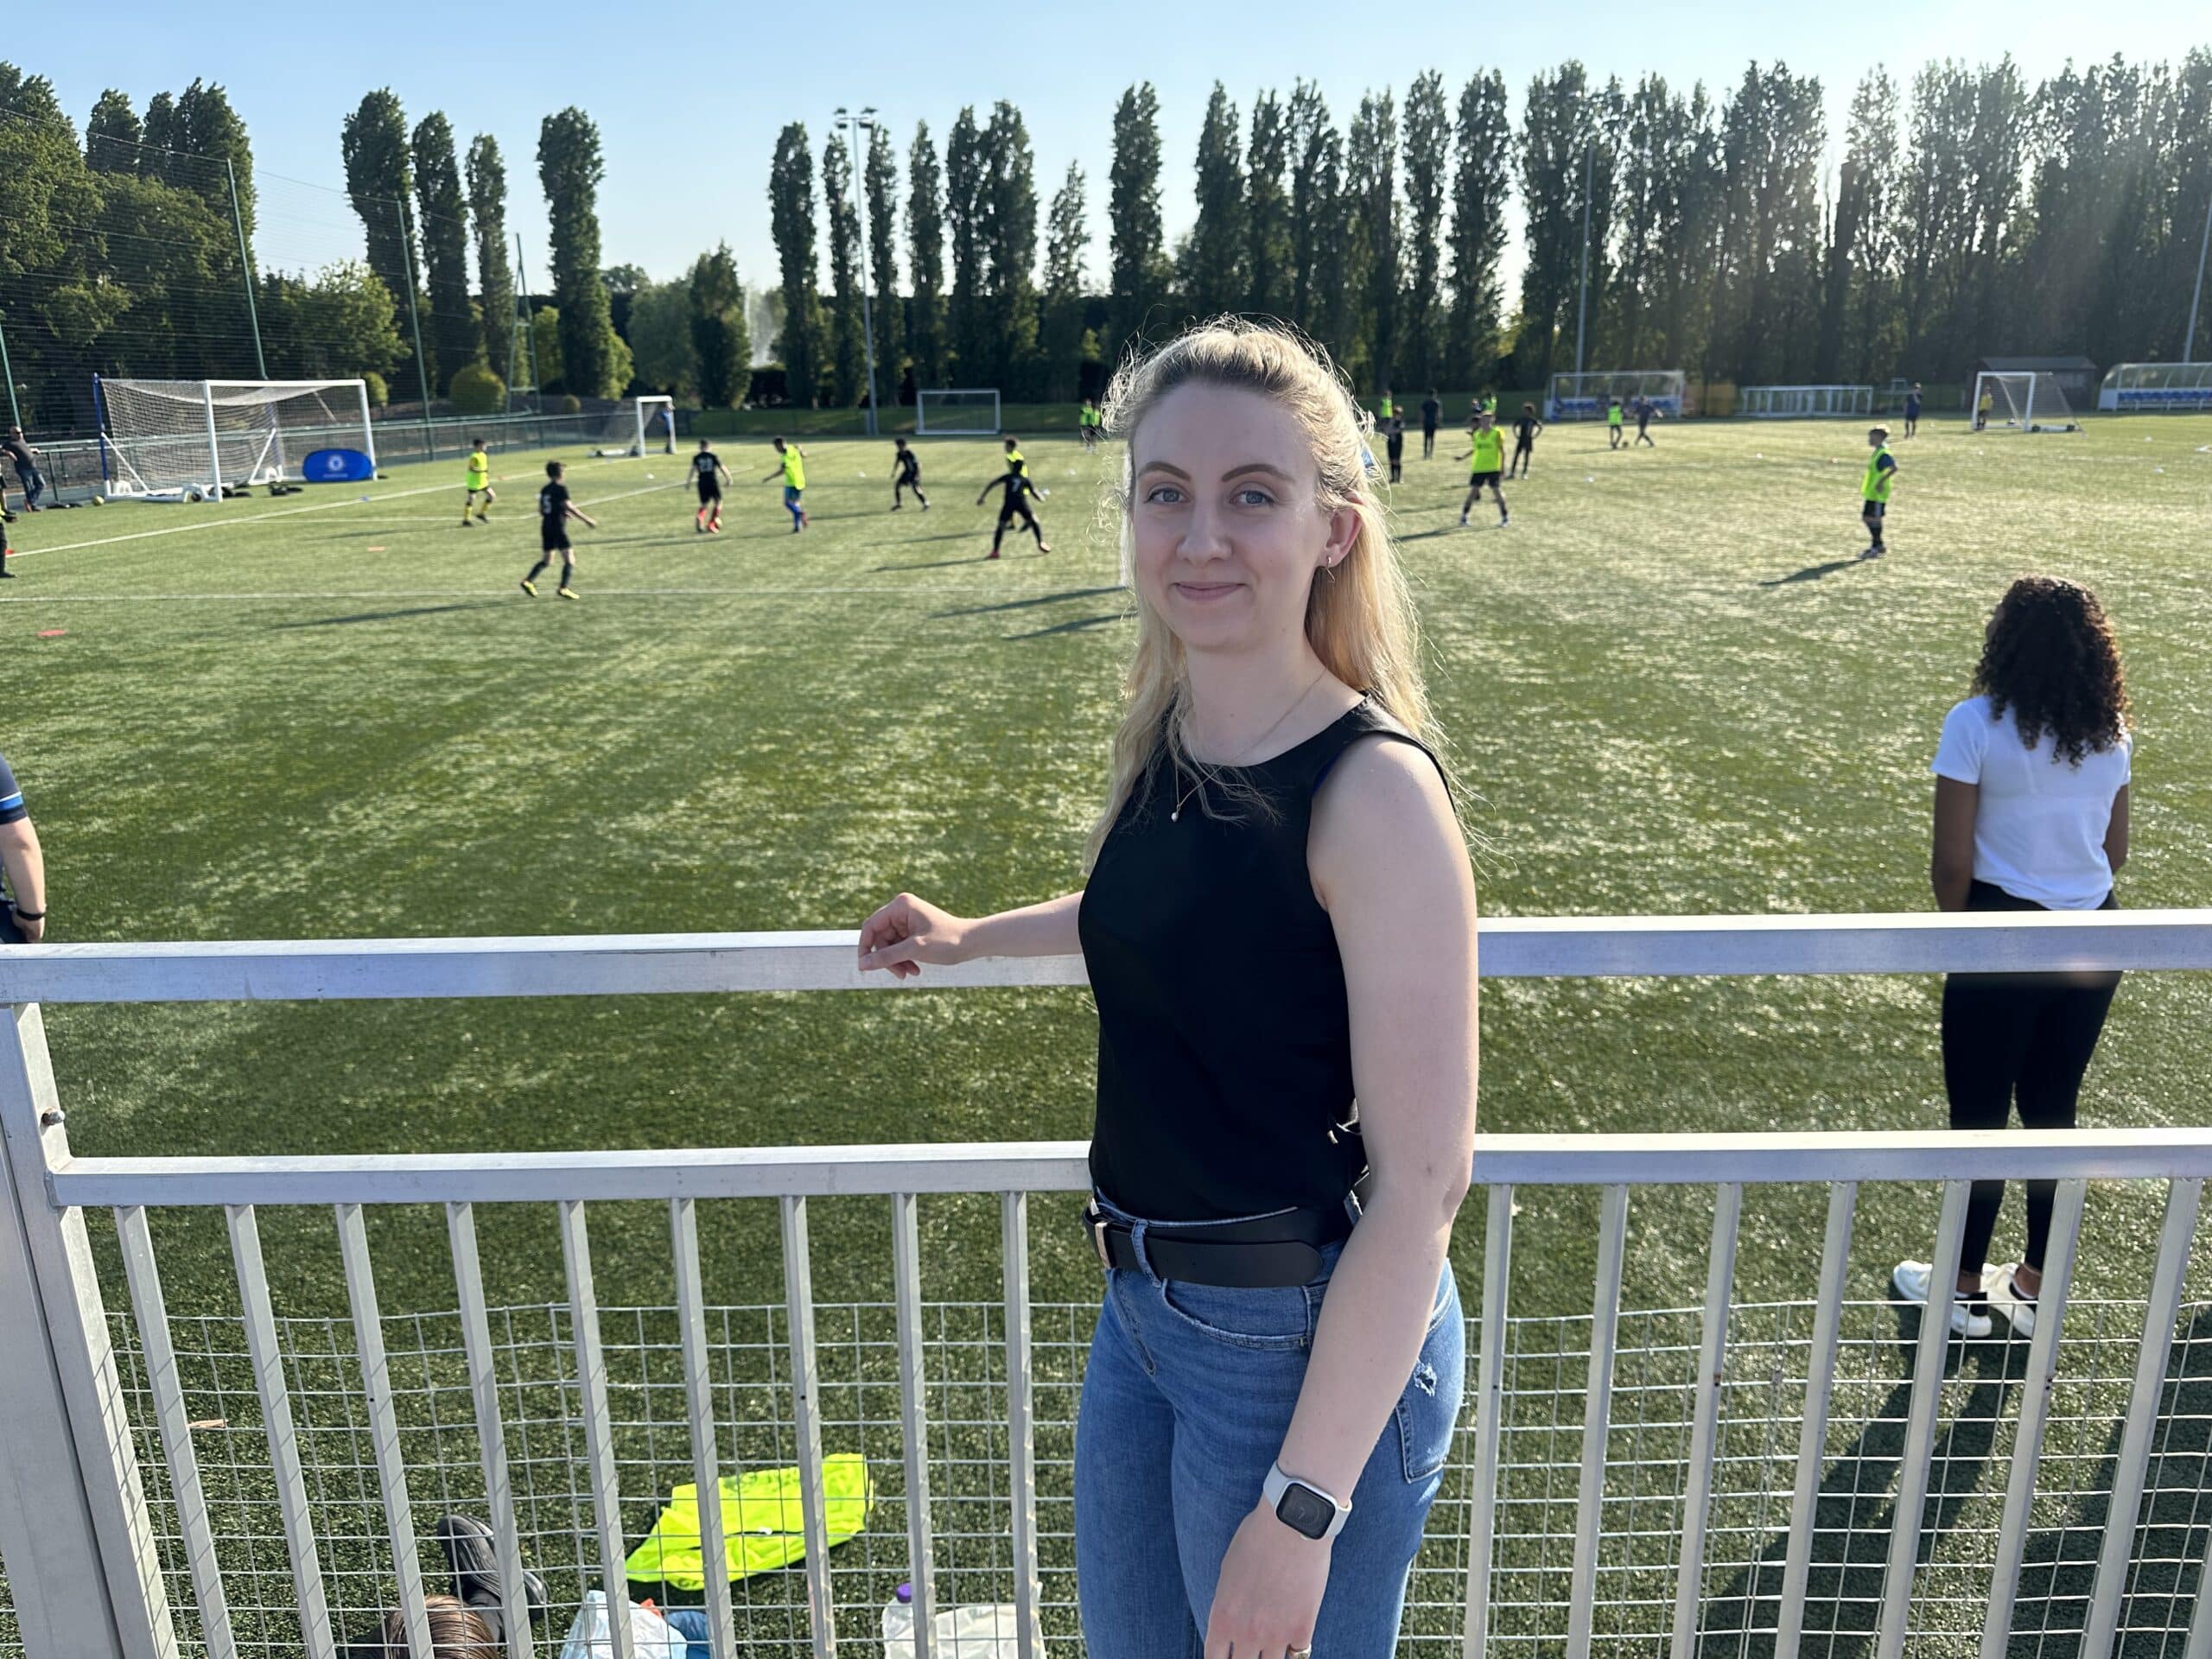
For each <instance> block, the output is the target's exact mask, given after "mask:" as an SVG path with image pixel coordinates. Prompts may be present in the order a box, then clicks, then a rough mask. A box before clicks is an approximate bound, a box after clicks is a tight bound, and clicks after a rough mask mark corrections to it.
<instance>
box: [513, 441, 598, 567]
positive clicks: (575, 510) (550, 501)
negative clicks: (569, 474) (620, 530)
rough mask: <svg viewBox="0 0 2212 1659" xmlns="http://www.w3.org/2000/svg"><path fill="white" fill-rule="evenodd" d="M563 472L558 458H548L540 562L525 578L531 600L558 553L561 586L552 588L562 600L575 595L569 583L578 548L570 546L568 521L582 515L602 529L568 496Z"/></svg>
mask: <svg viewBox="0 0 2212 1659" xmlns="http://www.w3.org/2000/svg"><path fill="white" fill-rule="evenodd" d="M561 473H562V467H561V463H560V462H559V461H547V462H546V463H545V487H544V488H543V489H542V490H540V491H538V493H537V563H536V564H533V565H531V567H530V574H529V575H526V576H524V578H523V579H522V590H523V592H524V593H525V594H529V595H530V596H531V598H532V599H536V598H537V578H538V575H539V573H540V572H542V571H543V570H544V569H545V568H546V567H547V566H548V565H550V564H551V563H553V556H554V555H555V554H556V553H558V554H559V555H560V556H561V585H560V586H559V587H558V588H555V589H554V590H553V591H554V592H555V593H556V594H559V595H560V596H561V597H562V598H563V599H574V598H575V596H576V590H575V588H574V587H572V586H571V585H570V584H571V582H573V581H574V580H575V574H576V550H575V549H574V548H572V547H570V546H569V519H571V518H581V519H582V520H583V522H584V523H585V524H590V525H591V527H592V528H593V529H594V530H597V529H598V528H599V525H598V524H595V523H594V521H593V520H592V519H591V518H590V517H589V516H588V514H586V513H585V512H584V510H583V509H582V507H579V506H578V505H576V504H575V502H573V501H571V500H569V486H567V485H566V484H563V482H562V481H561Z"/></svg>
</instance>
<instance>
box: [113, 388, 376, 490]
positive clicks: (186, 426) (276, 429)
mask: <svg viewBox="0 0 2212 1659" xmlns="http://www.w3.org/2000/svg"><path fill="white" fill-rule="evenodd" d="M331 392H335V393H339V394H341V399H342V401H344V402H346V403H348V404H351V405H353V407H358V408H359V410H360V411H361V420H360V425H359V428H358V429H357V428H356V427H355V426H354V425H353V423H352V422H351V421H350V420H348V421H346V423H343V424H334V423H330V422H327V421H325V422H321V423H308V424H301V423H293V424H292V425H290V426H287V425H286V424H285V423H284V422H283V419H282V418H281V416H278V415H277V413H276V412H275V411H276V410H277V406H278V405H279V404H283V402H284V401H285V400H287V399H288V398H291V397H302V396H311V395H315V394H322V393H331ZM118 393H120V394H123V395H124V396H132V395H137V396H140V397H153V398H156V399H159V400H161V401H162V403H163V404H167V405H168V406H169V407H170V408H171V409H173V410H175V416H174V421H173V423H172V425H171V429H168V430H166V431H158V430H157V431H143V432H142V431H135V430H126V431H124V432H120V433H118V431H117V430H116V429H115V428H116V426H117V424H118V421H117V419H116V415H115V411H114V408H113V405H114V404H115V402H116V398H117V396H118ZM345 394H350V396H345ZM92 407H93V409H94V410H95V411H96V412H97V414H98V416H99V435H100V476H101V491H102V493H104V494H106V495H111V496H122V497H126V498H132V499H139V500H146V501H181V500H189V499H206V500H216V501H219V500H220V499H222V497H223V493H224V491H225V490H226V489H229V490H238V489H245V488H248V487H251V486H253V485H256V484H275V483H277V482H280V481H285V480H298V479H299V477H300V469H299V464H300V461H301V460H302V458H303V457H304V456H306V455H307V454H309V453H310V452H312V451H313V450H315V449H319V448H328V447H330V446H331V444H332V443H333V442H344V443H345V444H346V446H347V447H358V448H359V449H360V450H361V452H362V453H363V454H365V455H367V456H368V458H369V470H370V471H371V472H372V473H373V472H374V471H375V470H376V459H377V444H376V428H375V423H374V422H373V421H372V419H371V417H370V414H369V389H368V383H367V382H366V381H364V380H359V379H353V380H159V379H132V378H127V377H122V376H106V377H103V376H100V375H94V376H93V377H92ZM252 410H267V411H270V412H269V414H268V416H267V418H266V420H265V421H262V420H256V419H255V418H253V416H252V415H251V413H250V411H252ZM164 463H166V464H164Z"/></svg>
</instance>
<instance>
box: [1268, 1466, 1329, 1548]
mask: <svg viewBox="0 0 2212 1659" xmlns="http://www.w3.org/2000/svg"><path fill="white" fill-rule="evenodd" d="M1261 1497H1262V1500H1263V1501H1264V1502H1265V1503H1266V1504H1267V1506H1268V1509H1270V1510H1274V1517H1275V1519H1276V1520H1278V1521H1280V1522H1282V1523H1283V1525H1285V1526H1286V1527H1288V1528H1289V1529H1291V1530H1292V1531H1293V1532H1295V1533H1297V1534H1299V1535H1300V1536H1302V1537H1306V1538H1311V1539H1312V1540H1313V1541H1314V1542H1315V1543H1317V1544H1318V1543H1319V1542H1321V1541H1324V1540H1325V1539H1330V1538H1333V1537H1335V1536H1336V1535H1338V1533H1340V1532H1342V1531H1343V1530H1344V1522H1346V1521H1348V1520H1350V1519H1351V1504H1349V1503H1344V1502H1342V1501H1340V1500H1339V1499H1338V1498H1337V1497H1335V1496H1333V1495H1332V1494H1331V1493H1328V1492H1325V1491H1322V1490H1321V1489H1320V1488H1319V1486H1315V1485H1313V1484H1310V1483H1309V1482H1306V1481H1303V1480H1295V1479H1293V1478H1291V1477H1290V1476H1288V1475H1286V1474H1285V1473H1283V1471H1282V1465H1281V1464H1279V1463H1278V1464H1274V1465H1270V1466H1269V1467H1268V1479H1267V1484H1266V1485H1265V1486H1263V1487H1262V1488H1261Z"/></svg>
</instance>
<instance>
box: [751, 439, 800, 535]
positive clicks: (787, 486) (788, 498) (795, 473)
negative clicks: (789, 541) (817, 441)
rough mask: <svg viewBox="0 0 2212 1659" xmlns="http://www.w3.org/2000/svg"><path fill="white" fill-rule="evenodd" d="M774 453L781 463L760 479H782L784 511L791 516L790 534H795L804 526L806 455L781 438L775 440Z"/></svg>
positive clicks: (767, 480)
mask: <svg viewBox="0 0 2212 1659" xmlns="http://www.w3.org/2000/svg"><path fill="white" fill-rule="evenodd" d="M776 453H777V454H779V455H781V456H782V457H783V464H782V465H781V466H779V467H777V468H776V470H775V471H774V472H772V473H771V474H768V476H767V477H766V478H764V479H762V480H760V481H761V482H762V483H763V484H772V483H774V482H775V481H776V480H777V479H779V478H781V479H782V480H784V511H785V512H788V513H789V514H791V534H792V535H794V536H796V535H798V533H799V531H802V530H804V529H805V528H806V457H805V456H804V455H803V454H800V453H799V448H798V445H797V444H795V443H785V442H784V441H783V440H782V439H781V438H778V439H777V440H776Z"/></svg>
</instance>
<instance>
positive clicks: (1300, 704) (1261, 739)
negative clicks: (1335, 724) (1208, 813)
mask: <svg viewBox="0 0 2212 1659" xmlns="http://www.w3.org/2000/svg"><path fill="white" fill-rule="evenodd" d="M1328 672H1329V665H1328V664H1326V663H1324V664H1321V671H1320V672H1319V674H1316V675H1315V676H1314V677H1313V678H1312V679H1310V680H1308V681H1306V689H1305V690H1303V691H1301V692H1300V693H1299V694H1298V700H1297V701H1296V702H1294V703H1292V704H1291V705H1290V707H1289V708H1287V709H1284V710H1283V711H1282V713H1281V714H1279V715H1276V716H1275V721H1274V725H1272V726H1270V727H1268V729H1267V730H1266V731H1264V732H1262V733H1261V734H1259V735H1258V736H1257V737H1255V738H1254V739H1253V740H1252V741H1250V742H1249V743H1247V744H1246V745H1245V746H1244V747H1243V748H1242V749H1240V750H1238V751H1237V753H1239V754H1249V753H1252V751H1253V750H1255V749H1256V748H1258V747H1260V746H1261V745H1262V744H1263V743H1265V742H1266V741H1268V739H1269V738H1271V737H1273V736H1274V734H1275V733H1276V732H1277V731H1279V730H1280V729H1281V727H1282V723H1283V721H1286V720H1288V719H1289V718H1290V717H1291V716H1292V715H1294V714H1296V713H1297V712H1298V711H1299V710H1300V709H1302V708H1304V707H1305V706H1306V698H1308V697H1310V696H1313V688H1314V687H1315V686H1317V685H1319V684H1320V683H1321V682H1322V680H1323V679H1324V678H1325V677H1327V675H1328ZM1222 764H1223V765H1224V766H1235V765H1236V761H1234V760H1224V761H1223V762H1222ZM1175 765H1176V772H1177V774H1178V781H1180V773H1181V771H1182V763H1181V762H1180V761H1177V762H1176V763H1175ZM1205 786H1206V778H1205V773H1204V772H1200V773H1199V774H1198V781H1197V782H1196V783H1194V784H1192V785H1191V786H1190V788H1188V789H1186V790H1185V791H1183V792H1182V793H1181V794H1180V795H1179V796H1177V797H1176V798H1175V806H1174V810H1172V811H1171V812H1169V813H1168V815H1167V822H1168V823H1181V822H1182V821H1183V804H1184V803H1185V802H1186V801H1188V800H1189V799H1190V798H1191V797H1192V796H1193V795H1195V794H1197V793H1198V791H1200V790H1202V789H1204V788H1205Z"/></svg>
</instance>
